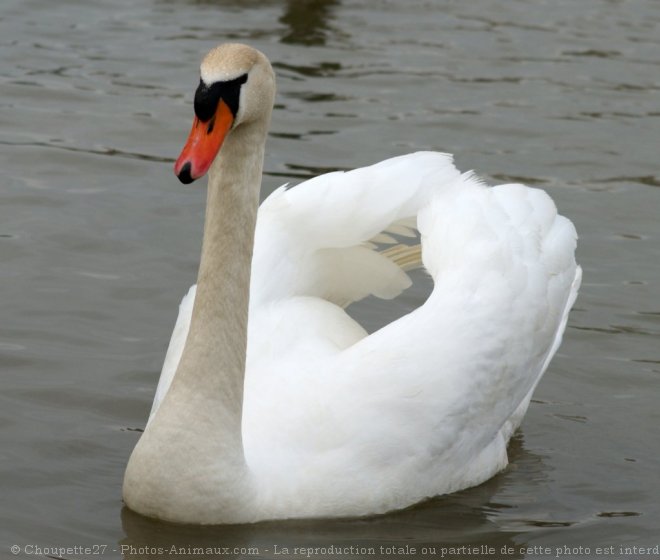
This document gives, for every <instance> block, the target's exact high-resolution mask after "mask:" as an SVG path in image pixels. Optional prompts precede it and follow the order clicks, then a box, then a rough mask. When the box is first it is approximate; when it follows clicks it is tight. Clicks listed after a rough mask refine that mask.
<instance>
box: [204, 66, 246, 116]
mask: <svg viewBox="0 0 660 560" xmlns="http://www.w3.org/2000/svg"><path fill="white" fill-rule="evenodd" d="M247 79H248V75H247V74H243V75H242V76H239V77H238V78H235V79H233V80H227V81H225V82H215V83H213V84H211V85H210V86H207V85H206V84H205V83H204V81H203V80H199V86H197V91H196V92H195V115H197V118H198V119H199V120H200V121H202V122H207V121H209V120H210V119H211V118H212V117H213V115H215V111H216V109H217V108H218V103H220V100H221V99H222V100H223V101H224V102H225V103H226V104H227V106H228V107H229V109H230V110H231V112H232V115H234V118H236V113H238V98H239V96H240V94H241V86H242V85H243V84H244V83H245V82H247Z"/></svg>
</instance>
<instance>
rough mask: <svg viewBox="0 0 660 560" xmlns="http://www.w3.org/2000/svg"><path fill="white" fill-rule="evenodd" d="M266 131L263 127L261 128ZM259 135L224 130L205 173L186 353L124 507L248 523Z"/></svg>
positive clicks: (136, 456)
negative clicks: (247, 413) (246, 435)
mask: <svg viewBox="0 0 660 560" xmlns="http://www.w3.org/2000/svg"><path fill="white" fill-rule="evenodd" d="M264 124H267V123H264ZM265 138H266V127H265V126H263V127H261V126H258V125H249V126H248V125H244V126H242V127H238V128H237V129H235V130H234V131H232V132H231V133H230V134H229V135H228V137H227V139H226V140H225V143H224V145H223V147H222V149H221V151H220V154H219V155H218V158H217V159H216V161H215V163H214V164H213V166H212V167H211V170H210V173H209V189H208V197H207V207H206V218H205V224H204V241H203V245H202V258H201V262H200V267H199V276H198V285H197V294H196V296H195V303H194V307H193V314H192V320H191V323H190V330H189V333H188V338H187V340H186V345H185V348H184V351H183V354H182V356H181V360H180V362H179V366H178V368H177V371H176V374H175V376H174V379H173V381H172V385H171V386H170V389H169V391H168V392H167V395H166V396H165V398H164V400H163V402H162V404H161V406H160V408H159V410H158V413H157V414H156V416H155V417H154V419H153V421H152V422H150V424H149V425H148V427H147V429H146V430H145V433H144V434H143V435H142V438H141V439H140V441H139V442H138V445H137V446H136V448H135V450H134V452H133V455H132V456H131V460H130V462H129V466H128V468H127V472H126V478H125V483H124V497H125V499H126V502H127V503H128V505H129V506H130V507H131V508H133V509H136V510H137V511H140V512H141V513H145V514H147V515H152V516H155V517H161V518H165V519H168V518H169V519H177V520H187V521H190V522H195V523H209V522H213V523H218V522H223V521H236V520H239V521H240V520H245V521H248V520H250V515H251V514H250V511H251V509H252V507H253V504H254V502H253V495H254V489H253V487H252V480H251V477H250V473H249V470H248V468H247V466H246V463H245V456H244V453H243V442H242V436H241V417H242V404H243V382H244V375H245V359H246V342H247V317H248V304H249V301H248V300H249V286H250V268H251V261H252V246H253V240H254V228H255V224H256V216H257V207H258V200H259V186H260V183H261V172H262V167H263V157H264V144H265Z"/></svg>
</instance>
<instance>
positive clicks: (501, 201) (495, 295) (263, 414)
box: [154, 152, 581, 517]
mask: <svg viewBox="0 0 660 560" xmlns="http://www.w3.org/2000/svg"><path fill="white" fill-rule="evenodd" d="M414 227H416V228H417V229H418V230H419V232H420V234H421V244H422V252H421V257H422V261H423V266H424V267H425V268H426V270H427V271H428V273H429V274H430V275H431V277H432V278H433V282H434V289H433V291H432V293H431V295H430V296H429V298H428V300H427V301H426V302H425V303H424V304H423V305H422V306H421V307H419V308H418V309H415V310H413V311H411V312H410V313H409V314H408V315H405V316H404V317H402V318H400V319H398V320H397V321H394V322H393V323H390V324H389V325H387V326H385V327H384V328H382V329H380V330H378V331H377V332H375V333H373V334H371V335H368V336H367V333H366V332H365V331H364V329H362V327H360V326H359V325H358V324H357V323H356V322H355V321H354V320H353V319H352V318H351V317H349V316H348V315H347V314H346V312H345V311H344V306H345V305H346V304H348V303H350V302H351V301H356V300H359V299H361V298H362V297H365V296H366V295H369V294H373V295H376V296H378V297H382V298H391V297H395V296H396V295H397V294H399V293H400V292H401V291H402V290H403V289H405V288H406V287H408V286H409V285H410V279H409V278H408V276H407V274H406V273H405V272H404V270H403V268H405V266H404V267H402V266H401V264H402V263H401V262H397V259H396V258H394V259H393V258H388V256H387V253H386V254H383V253H382V249H383V245H382V243H376V244H373V243H370V241H374V239H376V240H377V241H379V240H380V241H382V240H383V239H385V240H386V242H389V241H387V239H388V237H387V236H385V237H384V238H383V237H380V238H379V237H378V236H379V234H381V233H382V232H388V231H389V232H393V233H394V235H395V236H396V237H399V238H401V236H404V237H405V236H406V235H408V234H409V233H410V230H411V228H414ZM575 245H576V233H575V229H574V227H573V225H572V224H571V222H570V221H569V220H567V219H566V218H564V217H562V216H560V215H558V214H557V210H556V207H555V205H554V203H553V202H552V200H551V199H550V198H549V197H548V195H547V194H546V193H544V192H543V191H540V190H537V189H531V188H528V187H525V186H522V185H501V186H497V187H489V186H486V185H484V184H482V183H481V182H479V181H478V180H476V179H474V178H473V177H472V176H471V175H469V174H467V175H461V174H460V173H459V172H458V171H456V169H455V168H454V167H453V164H452V161H451V157H450V156H447V155H445V154H437V153H428V152H423V153H417V154H411V155H409V156H402V157H399V158H394V159H392V160H387V161H385V162H381V163H380V164H376V165H374V166H371V167H368V168H363V169H359V170H356V171H353V172H348V173H332V174H328V175H325V176H321V177H319V178H316V179H313V180H311V181H308V182H306V183H304V184H302V185H299V186H297V187H294V188H292V189H290V190H285V189H280V190H278V191H276V192H275V193H273V195H271V197H269V198H268V199H267V200H266V201H265V202H264V204H263V205H262V207H261V209H260V213H259V219H258V223H257V233H256V241H255V247H254V257H253V266H252V271H253V276H252V285H251V303H250V316H249V334H248V365H247V372H246V380H245V397H244V411H243V438H244V446H245V456H246V459H247V462H248V465H249V467H250V470H251V471H252V473H253V474H254V477H255V480H256V481H257V483H258V486H259V500H260V502H259V503H260V506H259V507H260V508H262V510H263V512H264V515H263V517H290V516H297V517H300V516H323V515H328V516H334V515H362V514H368V513H375V512H383V511H387V510H390V509H394V508H399V507H405V506H407V505H410V504H412V503H415V502H417V501H419V500H421V499H423V498H425V497H429V496H434V495H437V494H442V493H446V492H451V491H455V490H458V489H461V488H465V487H468V486H472V485H475V484H479V483H481V482H483V481H484V480H486V479H488V478H489V477H491V476H492V475H493V474H495V473H496V472H497V471H499V470H500V469H501V468H503V467H504V466H505V465H506V463H507V457H506V443H507V441H508V439H509V437H510V436H511V434H512V433H513V431H514V430H515V428H516V427H517V426H518V424H519V423H520V421H521V419H522V417H523V415H524V413H525V411H526V409H527V406H528V404H529V400H530V398H531V394H532V391H533V390H534V388H535V386H536V384H537V383H538V381H539V380H540V378H541V376H542V374H543V372H544V371H545V369H546V368H547V366H548V363H549V361H550V359H551V358H552V355H553V354H554V352H555V351H556V350H557V348H558V346H559V344H560V341H561V336H562V333H563V331H564V328H565V324H566V320H567V317H568V312H569V310H570V308H571V306H572V304H573V302H574V300H575V297H576V295H577V289H578V287H579V284H580V278H581V271H580V269H579V267H578V266H577V265H576V263H575V258H574V251H575ZM420 264H422V263H420ZM193 298H194V291H193V292H192V293H191V294H190V295H189V296H188V298H187V300H184V304H183V305H182V310H181V315H180V317H179V320H178V322H177V329H176V330H175V335H176V336H174V337H173V340H172V342H171V345H170V352H168V359H167V361H166V365H165V367H164V370H163V374H162V376H161V381H160V384H159V388H158V395H157V399H156V402H155V403H154V412H155V410H156V409H157V407H158V399H159V398H160V399H162V396H163V395H164V393H165V392H166V390H167V386H168V385H169V383H170V381H171V378H172V376H173V375H174V371H175V369H176V364H177V362H178V356H179V355H180V351H179V350H178V348H179V347H182V346H183V341H185V334H186V325H187V324H188V323H189V315H190V310H191V308H192V300H193ZM177 333H178V334H177Z"/></svg>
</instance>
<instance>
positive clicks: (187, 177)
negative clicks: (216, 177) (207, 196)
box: [177, 161, 195, 185]
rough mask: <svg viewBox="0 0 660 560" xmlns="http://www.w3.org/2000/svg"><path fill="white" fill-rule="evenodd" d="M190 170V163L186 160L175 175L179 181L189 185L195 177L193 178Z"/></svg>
mask: <svg viewBox="0 0 660 560" xmlns="http://www.w3.org/2000/svg"><path fill="white" fill-rule="evenodd" d="M191 172H192V165H191V164H190V162H189V161H187V162H186V163H185V164H184V165H183V167H182V168H181V170H180V171H179V173H178V175H177V177H178V178H179V181H181V182H182V183H183V184H184V185H189V184H190V183H192V182H193V181H194V180H195V179H193V177H192V174H191Z"/></svg>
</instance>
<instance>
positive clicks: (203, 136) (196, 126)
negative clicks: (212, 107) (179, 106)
mask: <svg viewBox="0 0 660 560" xmlns="http://www.w3.org/2000/svg"><path fill="white" fill-rule="evenodd" d="M232 124H234V115H233V114H232V112H231V109H229V107H228V106H227V104H226V103H225V102H224V100H222V99H221V100H220V103H218V108H217V109H216V111H215V115H213V116H212V117H211V118H210V119H209V120H208V121H207V122H202V121H200V120H199V118H198V117H195V120H193V125H192V130H191V131H190V136H188V141H187V142H186V145H185V146H184V147H183V150H182V151H181V155H180V156H179V159H177V160H176V163H175V164H174V173H175V174H176V176H177V177H178V178H179V181H181V182H182V183H184V184H186V185H187V184H188V183H192V182H193V181H194V180H195V179H199V178H200V177H202V176H203V175H204V174H205V173H206V172H207V171H208V170H209V167H211V164H212V163H213V160H214V159H215V156H217V155H218V152H219V151H220V148H221V147H222V143H223V142H224V140H225V137H226V136H227V133H228V132H229V129H230V128H231V126H232Z"/></svg>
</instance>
